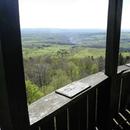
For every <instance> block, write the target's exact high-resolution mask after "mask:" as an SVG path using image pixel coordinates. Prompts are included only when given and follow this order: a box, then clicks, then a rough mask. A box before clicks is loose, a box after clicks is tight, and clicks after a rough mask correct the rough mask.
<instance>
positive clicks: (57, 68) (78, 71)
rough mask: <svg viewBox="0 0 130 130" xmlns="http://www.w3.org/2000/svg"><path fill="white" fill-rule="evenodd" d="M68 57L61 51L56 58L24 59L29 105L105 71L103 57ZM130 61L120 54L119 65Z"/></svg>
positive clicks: (49, 56)
mask: <svg viewBox="0 0 130 130" xmlns="http://www.w3.org/2000/svg"><path fill="white" fill-rule="evenodd" d="M68 55H69V52H68V51H67V50H65V49H60V50H59V51H57V55H56V56H52V55H46V56H39V57H30V58H28V59H24V71H25V79H26V87H27V97H28V103H29V104H30V103H32V102H34V101H35V100H37V99H38V98H40V97H42V96H45V95H47V94H48V93H50V92H52V91H54V90H56V89H58V88H60V87H63V86H65V85H67V84H69V83H71V82H73V81H76V80H79V79H81V78H84V77H86V76H88V75H91V74H93V73H96V72H99V71H102V70H104V66H105V58H104V57H103V56H100V57H97V58H94V57H93V56H86V57H83V58H74V57H69V56H68ZM129 60H130V57H123V55H122V54H121V53H120V55H119V65H121V64H124V63H126V62H127V61H129Z"/></svg>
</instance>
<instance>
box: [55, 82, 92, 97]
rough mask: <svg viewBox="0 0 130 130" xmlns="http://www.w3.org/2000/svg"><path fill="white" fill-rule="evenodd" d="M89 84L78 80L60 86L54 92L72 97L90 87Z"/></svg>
mask: <svg viewBox="0 0 130 130" xmlns="http://www.w3.org/2000/svg"><path fill="white" fill-rule="evenodd" d="M90 87H91V86H90V85H88V84H85V83H82V82H79V81H75V82H72V83H70V84H68V85H66V86H65V87H62V88H60V89H58V90H56V93H58V94H61V95H64V96H66V97H68V98H73V97H75V96H76V95H78V94H79V93H81V92H83V91H85V90H86V89H88V88H90Z"/></svg>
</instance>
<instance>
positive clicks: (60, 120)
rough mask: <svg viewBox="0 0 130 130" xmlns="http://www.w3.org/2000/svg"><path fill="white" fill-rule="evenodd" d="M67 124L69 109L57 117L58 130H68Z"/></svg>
mask: <svg viewBox="0 0 130 130" xmlns="http://www.w3.org/2000/svg"><path fill="white" fill-rule="evenodd" d="M67 122H68V121H67V109H65V110H62V111H61V112H59V113H58V114H57V115H56V130H67V128H68V127H67V126H68V124H67Z"/></svg>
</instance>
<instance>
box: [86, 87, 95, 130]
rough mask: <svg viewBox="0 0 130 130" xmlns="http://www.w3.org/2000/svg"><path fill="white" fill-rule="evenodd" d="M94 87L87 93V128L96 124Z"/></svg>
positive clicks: (90, 128) (90, 129)
mask: <svg viewBox="0 0 130 130" xmlns="http://www.w3.org/2000/svg"><path fill="white" fill-rule="evenodd" d="M95 116H96V89H93V90H92V91H91V92H90V93H89V94H88V128H89V130H92V129H94V127H95V125H96V120H95Z"/></svg>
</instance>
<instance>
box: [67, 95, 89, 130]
mask: <svg viewBox="0 0 130 130" xmlns="http://www.w3.org/2000/svg"><path fill="white" fill-rule="evenodd" d="M87 101H88V100H87V96H85V97H84V98H82V99H81V100H79V101H77V102H75V103H74V104H72V105H71V106H70V107H69V130H83V129H84V130H86V129H87V124H88V123H87V104H88V102H87Z"/></svg>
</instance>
